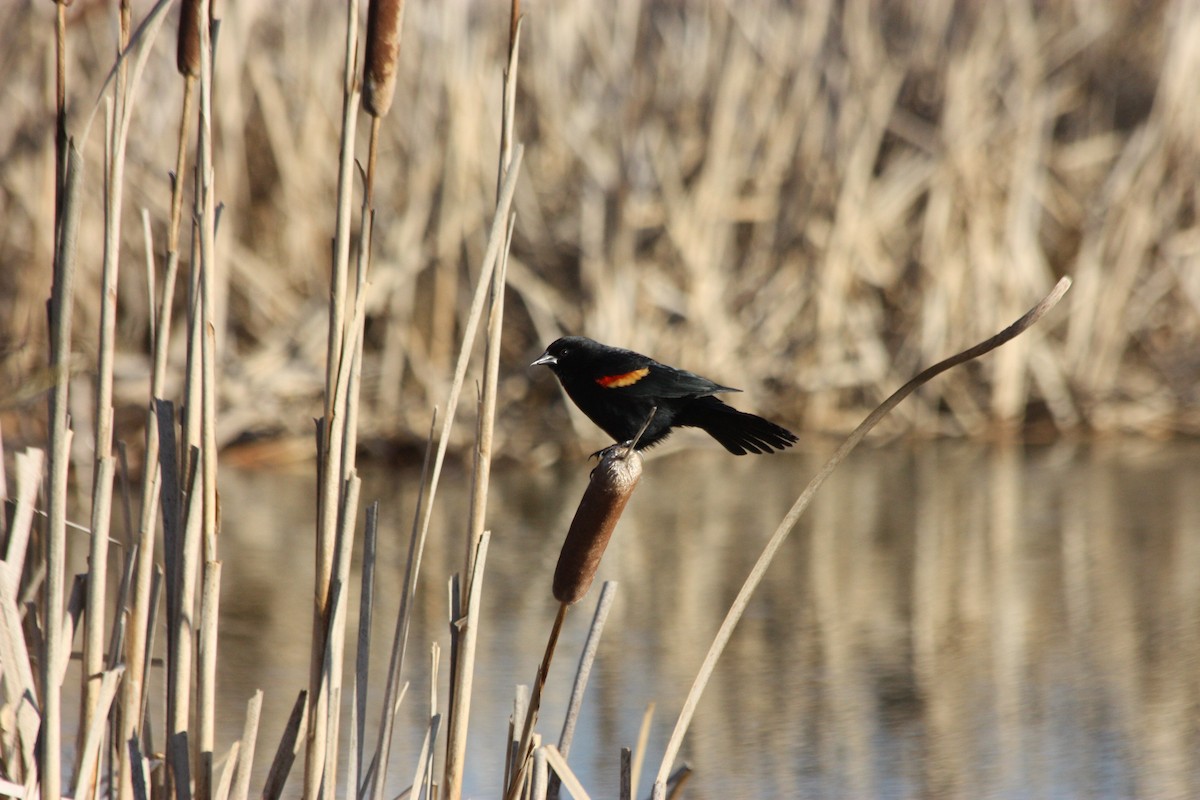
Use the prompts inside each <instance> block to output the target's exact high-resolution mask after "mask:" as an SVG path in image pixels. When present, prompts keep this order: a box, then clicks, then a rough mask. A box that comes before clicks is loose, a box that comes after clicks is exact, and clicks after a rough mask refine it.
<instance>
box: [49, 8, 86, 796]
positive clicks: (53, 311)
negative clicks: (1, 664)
mask: <svg viewBox="0 0 1200 800" xmlns="http://www.w3.org/2000/svg"><path fill="white" fill-rule="evenodd" d="M58 9H59V24H60V26H64V25H65V18H64V16H63V15H64V14H65V6H64V5H63V4H61V3H60V4H59V5H58ZM65 36H66V34H65V29H63V30H60V32H59V47H60V48H65ZM62 57H63V56H62V55H61V54H60V59H61V58H62ZM62 80H64V81H65V77H63V78H62ZM60 91H62V89H61V87H60ZM59 125H60V142H59V144H60V148H61V149H60V160H61V162H62V164H63V173H62V182H61V183H60V184H59V185H58V186H57V187H56V197H57V198H58V199H57V209H58V213H57V214H56V219H55V233H56V239H55V252H54V259H55V260H54V285H53V288H52V293H51V297H50V305H49V313H50V333H51V345H50V365H51V369H52V371H53V373H54V388H53V390H52V391H51V393H50V402H49V417H50V461H49V472H50V497H49V501H48V504H49V528H48V531H47V537H46V542H47V544H46V555H45V561H44V563H45V565H46V584H45V595H44V601H43V602H44V608H45V611H44V615H43V619H44V620H45V626H46V628H45V631H44V632H43V633H44V642H43V648H42V657H41V658H42V661H41V669H42V687H41V688H42V731H41V743H42V760H41V791H42V796H43V797H45V798H46V800H59V797H60V796H61V793H62V774H61V770H62V766H61V765H62V754H61V747H62V686H61V684H60V682H59V675H60V673H61V670H62V669H64V668H65V667H66V658H67V655H68V654H69V648H68V650H67V651H66V652H64V651H63V649H62V642H61V639H60V637H59V635H58V626H59V624H60V623H61V621H62V616H63V580H64V575H63V572H64V569H65V559H66V538H67V528H66V525H67V499H68V486H67V480H68V470H69V468H70V443H71V435H72V434H71V429H70V427H69V426H68V409H67V402H68V382H69V381H68V379H69V373H70V359H71V317H72V313H73V305H74V289H75V248H76V242H77V234H78V227H79V214H80V190H81V188H82V183H83V175H82V171H83V157H82V156H81V155H80V153H79V151H78V150H77V149H76V148H75V145H74V143H73V142H70V141H67V140H66V111H65V108H60V109H59Z"/></svg>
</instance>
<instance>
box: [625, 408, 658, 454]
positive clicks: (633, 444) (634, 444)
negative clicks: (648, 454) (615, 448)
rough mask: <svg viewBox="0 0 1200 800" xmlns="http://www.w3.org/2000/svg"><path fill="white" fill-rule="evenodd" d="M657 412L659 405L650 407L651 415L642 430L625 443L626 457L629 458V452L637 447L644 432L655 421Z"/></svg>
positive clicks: (643, 424)
mask: <svg viewBox="0 0 1200 800" xmlns="http://www.w3.org/2000/svg"><path fill="white" fill-rule="evenodd" d="M657 413H658V406H654V407H652V408H651V409H650V416H648V417H646V421H645V422H643V423H642V428H641V430H639V431H638V432H637V436H634V437H633V439H632V441H629V442H627V443H626V444H625V445H624V446H625V456H624V457H625V458H628V457H629V454H630V453H632V452H633V449H634V448H635V447H637V443H638V442H639V441H640V440H641V438H642V434H644V433H645V432H646V428H649V427H650V423H651V422H653V421H654V415H655V414H657Z"/></svg>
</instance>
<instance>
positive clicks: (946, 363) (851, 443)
mask: <svg viewBox="0 0 1200 800" xmlns="http://www.w3.org/2000/svg"><path fill="white" fill-rule="evenodd" d="M1070 288H1071V279H1070V278H1062V279H1061V280H1060V281H1059V282H1058V283H1057V284H1056V285H1055V286H1054V288H1053V289H1052V290H1051V291H1050V293H1049V294H1047V295H1046V296H1045V297H1043V298H1042V299H1041V300H1040V301H1039V302H1038V303H1037V304H1036V305H1035V306H1034V307H1033V308H1031V309H1030V310H1029V311H1028V312H1026V313H1025V314H1024V315H1023V316H1022V317H1021V318H1020V319H1018V320H1017V321H1016V322H1014V323H1013V324H1011V325H1009V326H1008V327H1007V328H1005V329H1004V330H1002V331H1000V332H999V333H997V334H995V335H994V336H990V337H988V338H987V339H985V340H984V341H982V342H980V343H979V344H977V345H975V346H974V347H970V348H968V349H966V350H963V351H962V352H960V353H957V354H955V355H953V356H950V357H949V358H946V359H944V360H942V361H939V362H938V363H937V364H934V365H933V366H932V367H929V368H928V369H925V370H923V371H922V372H921V373H919V374H918V375H917V376H916V377H915V378H913V379H912V380H910V381H908V382H907V383H905V384H904V385H903V386H901V387H900V388H899V389H897V390H896V391H895V392H893V393H892V394H891V395H889V396H888V398H887V399H886V400H885V401H884V402H883V403H881V404H880V405H879V406H878V407H877V408H876V409H875V410H874V411H872V412H871V413H870V414H869V415H868V416H867V418H866V419H865V420H863V421H862V422H861V423H860V424H859V426H858V427H857V428H855V429H854V431H853V433H851V434H850V436H848V437H847V438H846V440H845V441H844V442H842V444H841V445H840V446H839V447H838V449H837V450H836V451H835V452H834V454H833V455H832V456H831V457H830V459H829V461H827V462H826V463H825V465H824V466H823V467H822V468H821V470H820V472H818V473H817V474H816V475H815V476H814V477H813V479H812V480H811V481H809V483H808V486H806V487H805V489H804V491H803V492H802V493H801V494H800V496H799V497H798V498H797V499H796V502H795V503H794V504H793V505H792V507H791V509H790V510H789V511H788V512H787V514H786V515H784V518H783V520H782V521H781V522H780V523H779V526H778V527H777V528H776V529H775V532H774V533H773V534H772V535H771V538H770V540H769V541H768V542H767V545H766V547H764V548H763V552H762V554H761V555H760V556H759V558H758V561H756V562H755V564H754V567H753V568H752V569H751V571H750V574H749V575H748V576H747V578H746V581H745V583H743V585H742V588H741V589H740V590H739V591H738V595H737V597H736V598H735V599H734V601H733V604H732V605H731V606H730V609H729V612H728V613H727V614H726V616H725V620H724V621H723V622H722V623H721V627H720V629H719V630H718V631H717V634H716V636H715V637H714V639H713V643H712V645H710V647H709V650H708V652H707V653H706V654H705V657H704V662H703V663H702V664H701V666H700V670H699V672H698V673H697V675H696V679H695V681H694V682H693V684H692V688H691V690H690V691H689V692H688V696H687V699H686V700H685V701H684V704H683V708H682V710H681V711H680V713H679V718H678V719H677V720H676V722H675V728H674V730H673V731H672V733H671V738H670V740H669V741H668V742H667V747H666V751H665V752H664V754H663V759H662V761H661V762H660V764H659V769H658V775H657V777H656V778H655V782H654V793H653V794H654V797H655V798H657V799H658V800H661V798H664V797H666V792H667V784H668V778H669V777H670V769H671V767H672V765H673V763H674V761H675V757H676V755H677V754H678V752H679V747H680V745H681V744H682V742H683V737H684V735H685V734H686V733H687V729H688V726H689V725H690V724H691V720H692V716H693V715H694V714H695V712H696V706H697V705H698V704H699V701H700V696H701V695H702V694H703V693H704V688H705V686H706V685H707V684H708V679H709V677H710V676H711V675H712V671H713V669H714V668H715V666H716V662H717V659H718V658H720V656H721V653H722V652H724V649H725V645H726V644H728V642H729V637H730V636H732V635H733V629H734V627H736V625H737V623H738V621H739V620H740V619H741V617H742V614H743V613H744V612H745V610H746V607H747V605H748V604H749V602H750V597H751V596H752V595H753V594H754V590H755V589H756V588H757V587H758V584H759V583H760V582H761V581H762V577H763V575H764V574H765V573H766V570H767V567H769V566H770V564H771V561H772V560H773V559H774V557H775V553H776V552H778V550H779V547H780V546H781V545H782V544H783V542H784V541H785V540H786V539H787V536H788V534H789V533H791V531H792V528H793V527H795V525H796V522H797V520H799V518H800V516H801V515H802V514H803V513H804V511H805V509H806V508H807V507H808V504H809V503H810V502H811V501H812V498H813V496H814V495H815V494H816V492H817V490H818V489H820V488H821V485H822V484H824V482H825V481H826V480H827V479H828V478H829V476H830V475H831V474H833V471H834V470H835V469H837V467H838V466H839V465H840V464H841V462H842V461H843V460H844V459H845V458H846V456H847V455H849V454H850V452H851V451H852V450H853V449H854V448H855V447H857V446H858V444H859V443H860V442H861V441H862V440H863V438H864V437H865V436H866V435H867V433H869V432H870V431H871V429H872V428H874V427H875V425H876V424H878V422H879V421H880V420H881V419H883V417H885V416H886V415H887V414H888V413H889V412H890V411H891V410H892V409H893V408H895V407H896V406H897V405H898V404H899V403H900V402H901V401H903V400H904V398H906V397H908V396H909V395H910V394H912V393H913V392H914V391H916V389H917V388H918V387H920V386H922V385H924V384H925V383H927V382H929V381H930V380H932V379H933V378H935V377H937V376H938V375H940V374H941V373H943V372H945V371H946V370H948V369H951V368H953V367H956V366H958V365H960V364H965V363H966V362H968V361H971V360H973V359H976V358H979V357H980V356H982V355H984V354H986V353H988V352H991V351H992V350H995V349H996V348H997V347H1000V346H1002V345H1004V344H1006V343H1007V342H1009V341H1011V340H1013V339H1014V338H1016V337H1017V336H1020V335H1021V334H1022V333H1024V332H1025V331H1026V330H1028V329H1029V328H1030V327H1031V326H1032V325H1034V324H1036V323H1037V322H1038V320H1040V319H1041V318H1042V317H1043V316H1045V315H1046V313H1048V312H1049V311H1050V310H1051V309H1052V308H1054V306H1056V305H1057V304H1058V301H1059V300H1061V299H1062V297H1063V295H1064V294H1066V292H1067V290H1068V289H1070Z"/></svg>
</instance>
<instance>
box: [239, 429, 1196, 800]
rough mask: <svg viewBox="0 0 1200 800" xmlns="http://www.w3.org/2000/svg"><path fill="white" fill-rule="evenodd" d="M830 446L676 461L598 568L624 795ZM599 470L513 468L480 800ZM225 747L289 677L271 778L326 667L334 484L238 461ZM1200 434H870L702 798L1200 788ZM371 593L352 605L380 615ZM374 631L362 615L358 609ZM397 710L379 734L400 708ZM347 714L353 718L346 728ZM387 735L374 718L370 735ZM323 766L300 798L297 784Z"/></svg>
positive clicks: (484, 659)
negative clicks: (316, 511)
mask: <svg viewBox="0 0 1200 800" xmlns="http://www.w3.org/2000/svg"><path fill="white" fill-rule="evenodd" d="M830 450H832V445H824V444H815V445H810V446H809V447H808V448H807V449H806V450H803V451H801V452H797V453H789V454H786V455H777V456H772V457H760V458H738V459H735V458H732V457H730V456H728V455H726V454H724V453H723V452H720V451H710V450H704V451H695V450H693V451H688V452H680V453H675V454H672V455H667V456H664V457H660V458H656V459H653V460H651V461H650V462H648V463H647V466H646V473H645V476H644V478H643V480H642V485H641V486H640V487H639V489H638V491H637V494H636V495H635V496H634V498H633V500H632V501H631V503H630V506H629V508H628V510H627V511H626V515H625V518H624V519H623V520H622V522H621V524H620V526H619V527H618V529H617V533H616V535H615V536H614V539H613V542H612V544H611V545H610V548H609V551H608V553H607V555H606V557H605V561H604V564H603V566H602V568H601V573H600V579H599V580H613V581H617V582H618V588H617V595H616V602H615V604H614V607H613V610H612V614H611V616H610V618H609V621H608V626H607V628H606V631H605V634H604V639H603V642H602V644H601V648H600V653H599V657H598V660H597V663H596V666H595V668H594V670H593V673H592V679H591V685H590V688H589V690H588V696H587V700H586V701H585V704H584V709H583V714H582V717H581V719H580V722H579V727H578V730H577V732H576V737H575V742H574V745H573V748H572V750H571V757H570V761H571V763H572V765H573V767H574V769H575V770H576V771H577V773H578V774H579V775H580V776H581V777H582V779H583V781H584V783H585V785H586V786H587V787H588V789H589V791H590V792H591V793H592V796H593V797H615V796H616V795H617V774H618V767H619V753H620V748H621V747H622V746H631V747H632V746H633V745H634V744H635V743H636V740H637V734H638V729H639V726H640V725H641V721H642V717H643V714H644V712H645V710H646V708H647V706H648V705H649V704H651V703H653V704H655V709H656V710H655V713H654V717H653V723H652V727H651V735H650V740H649V746H648V752H647V756H646V767H645V768H644V770H643V774H642V781H641V788H640V792H639V794H640V795H642V796H644V795H646V794H647V793H648V791H649V781H650V780H651V779H652V777H653V774H654V772H655V771H656V770H657V767H658V762H659V760H660V758H661V755H662V750H663V748H664V747H665V744H666V740H667V738H668V736H669V734H670V730H671V728H672V726H673V724H674V720H675V717H676V715H677V714H678V712H679V709H680V707H681V705H682V703H683V699H684V697H685V695H686V693H687V690H688V687H689V686H690V684H691V681H692V679H693V677H694V676H695V673H696V670H697V669H698V667H699V665H700V661H701V659H702V658H703V656H704V652H705V650H706V649H707V647H708V644H709V642H710V641H711V639H712V636H713V634H714V633H715V631H716V629H717V626H718V625H719V624H720V622H721V619H722V618H723V616H724V614H725V611H726V610H727V609H728V606H729V604H730V601H731V600H732V598H733V596H734V595H735V593H736V592H737V589H738V587H739V586H740V585H741V583H742V581H743V580H744V578H745V576H746V574H747V573H748V572H749V570H750V568H751V566H752V564H753V562H754V560H755V559H756V558H757V556H758V554H759V553H760V551H761V549H762V546H763V545H764V543H765V542H766V540H767V538H768V537H769V535H770V534H771V532H772V531H773V530H774V528H775V526H776V525H777V524H778V522H779V520H780V519H781V518H782V516H783V515H784V513H785V512H786V510H787V509H788V507H789V506H790V505H791V503H792V502H793V500H794V498H795V496H796V495H797V494H798V493H799V491H800V490H801V489H802V488H803V485H804V483H805V482H807V480H808V478H809V476H810V475H811V474H813V472H814V471H815V470H816V469H817V468H818V467H819V466H820V463H821V460H822V459H823V458H824V457H825V456H826V455H827V454H828V452H829V451H830ZM586 470H587V466H586V465H585V464H583V463H579V464H570V465H565V466H563V467H559V468H553V469H540V470H531V469H518V468H505V469H498V470H497V471H496V472H495V473H494V474H493V486H494V490H493V493H492V497H491V506H490V513H489V522H488V525H489V527H490V528H491V529H492V530H493V539H492V543H491V549H490V556H489V558H488V561H487V566H486V577H485V589H484V606H485V611H484V617H483V622H482V632H481V634H480V639H479V652H478V665H477V671H476V680H475V692H474V703H473V711H472V722H471V729H470V730H471V735H470V752H469V759H470V760H469V762H468V772H467V780H466V788H467V792H468V794H469V795H470V796H474V797H495V796H497V794H498V788H497V787H498V785H499V783H500V780H501V775H502V769H503V768H502V754H503V748H504V740H505V737H506V733H507V724H508V716H509V713H510V710H511V708H512V698H513V691H514V687H515V685H516V684H518V683H526V684H527V683H530V682H531V681H532V679H533V677H534V673H535V670H536V668H537V664H538V661H539V659H540V657H541V653H542V650H543V647H544V645H545V640H546V636H547V633H548V631H549V627H550V623H551V621H552V619H553V617H554V612H555V608H556V604H555V602H554V601H553V599H552V597H551V594H550V582H551V576H552V574H553V569H554V564H555V560H556V558H557V555H558V548H559V545H560V543H561V539H562V536H563V534H564V533H565V531H566V528H567V525H568V523H569V521H570V517H571V515H572V513H573V511H574V506H575V503H576V502H577V500H578V497H579V495H580V493H581V492H582V489H583V487H584V484H585V481H586ZM416 479H417V478H416V474H415V473H407V472H383V471H373V472H370V473H369V474H368V476H367V482H366V485H365V486H364V489H363V498H364V500H366V501H371V500H375V499H378V500H379V501H380V503H381V509H382V512H381V514H382V527H381V542H380V561H379V573H378V584H377V597H378V602H377V608H376V617H375V625H374V637H375V639H374V645H373V653H372V673H371V681H370V683H371V687H372V691H373V692H374V693H375V694H374V697H375V698H378V697H379V696H380V695H381V693H382V685H383V678H384V673H385V670H386V659H387V650H388V648H389V647H390V638H391V634H392V628H393V625H394V618H395V612H396V607H397V605H398V597H399V594H400V591H401V586H402V580H403V564H404V558H405V554H406V547H407V541H408V535H409V530H410V527H411V518H412V513H413V505H414V502H415V492H416ZM222 480H223V484H222V510H223V515H224V529H223V535H222V540H221V555H222V559H223V561H224V564H225V567H224V577H223V580H224V586H223V599H222V613H223V619H222V622H221V634H222V639H221V645H220V647H221V650H220V664H221V667H220V675H219V679H220V681H221V688H220V696H221V698H222V700H223V703H224V705H223V707H222V709H221V729H220V737H221V739H220V740H221V741H222V742H224V743H225V744H224V746H227V743H228V742H229V741H232V739H234V738H236V737H237V736H238V735H239V734H240V730H241V724H242V723H241V715H242V713H243V704H244V702H245V699H247V698H248V697H249V696H250V694H251V693H252V692H253V691H254V689H256V688H262V689H264V690H265V692H266V698H265V704H264V714H263V721H262V726H261V729H260V740H259V745H258V756H257V758H256V762H257V763H258V769H257V773H256V774H257V775H258V776H259V777H258V778H257V779H256V784H259V785H261V777H262V776H265V771H266V767H267V765H268V763H269V759H270V755H271V754H272V753H273V751H274V747H275V743H276V742H277V741H278V738H279V735H280V732H281V730H282V728H283V724H284V721H285V719H286V716H287V714H288V712H289V711H290V708H291V704H292V703H293V701H294V700H295V697H296V693H297V692H298V691H300V690H301V689H303V688H305V686H306V685H307V670H308V637H309V628H310V625H311V621H310V613H311V612H310V604H311V592H312V589H311V587H312V560H313V557H312V517H313V510H312V503H313V484H312V478H311V477H309V476H306V475H300V476H294V475H279V474H272V473H265V472H249V471H238V470H233V469H228V468H225V469H224V470H223V478H222ZM465 483H466V480H465V478H464V477H463V476H462V475H457V474H452V473H451V474H447V475H446V476H445V478H444V483H443V488H442V495H441V499H440V501H439V504H438V509H437V511H436V513H435V517H434V520H433V527H432V530H431V533H430V539H429V543H428V545H427V550H426V555H425V563H424V568H423V571H422V577H421V587H420V594H419V598H418V602H417V606H416V613H417V620H416V622H415V627H414V629H413V632H412V639H411V645H410V648H409V654H410V656H409V662H408V668H407V670H406V677H407V679H408V680H409V681H410V688H409V694H408V699H407V700H406V702H405V706H404V709H403V710H402V713H401V716H400V720H399V723H398V727H397V735H396V747H395V751H394V755H393V762H392V763H393V767H392V770H391V773H390V775H389V787H390V788H391V789H393V790H394V791H395V792H399V791H400V790H402V789H403V788H404V787H405V786H407V785H408V784H409V782H410V781H411V775H412V771H413V769H414V766H415V760H416V755H417V752H418V750H419V748H420V745H421V740H422V737H423V736H424V731H425V726H426V722H427V719H428V714H429V706H430V671H429V664H430V645H431V643H433V642H437V643H439V644H440V646H441V648H442V654H443V658H442V666H443V670H442V672H443V674H442V675H441V676H440V678H439V686H438V688H437V702H438V703H439V704H440V707H441V710H443V711H444V704H445V698H446V697H447V689H446V677H445V668H446V656H447V654H448V647H449V644H448V643H449V637H448V634H447V623H446V613H447V612H446V595H447V589H446V585H447V584H446V581H447V579H448V577H449V575H450V574H451V573H452V572H454V571H457V570H460V569H461V565H462V561H463V556H464V551H465V544H464V527H465V521H464V519H465V509H466V500H465V497H466V494H465ZM1197 486H1200V445H1197V444H1172V445H1161V444H1143V443H1108V444H1096V445H1088V446H1084V445H1078V444H1059V445H1054V446H1049V447H1020V446H980V445H968V444H962V443H944V444H931V445H924V446H920V447H915V448H914V447H901V446H890V447H887V448H883V449H874V450H872V449H863V450H861V451H860V452H859V453H858V454H857V455H856V456H855V457H854V458H853V459H852V460H851V461H850V462H849V463H847V464H846V465H845V467H844V468H843V469H842V470H841V471H840V472H839V473H838V474H837V476H836V477H835V478H833V479H832V480H831V481H830V483H829V484H827V486H826V488H825V489H824V490H823V492H822V493H821V495H820V497H819V499H818V501H817V503H816V504H815V505H814V507H813V508H812V509H810V512H809V513H808V514H807V515H806V517H805V518H804V519H803V520H802V522H801V524H800V526H799V527H798V528H797V529H796V531H795V532H794V533H793V534H792V536H791V538H790V539H789V541H788V542H787V543H786V544H785V545H784V547H783V548H782V549H781V551H780V552H779V554H778V557H777V559H776V561H775V563H774V564H773V565H772V567H771V569H770V571H769V572H768V574H767V577H766V579H765V580H764V582H763V584H762V586H761V587H760V588H759V591H758V593H757V595H756V596H755V599H754V600H753V601H752V603H751V606H750V608H749V611H748V614H747V617H746V618H745V619H744V620H743V622H742V624H741V625H740V627H739V628H738V630H737V632H736V633H735V634H734V637H733V639H732V641H731V642H730V645H729V648H728V650H727V651H726V653H725V655H724V657H723V658H722V660H721V662H720V663H719V665H718V668H717V672H716V675H715V677H714V679H713V682H712V683H711V684H710V686H709V689H708V692H707V694H706V695H705V697H704V699H703V701H702V702H701V705H700V708H699V711H698V713H697V714H696V717H695V720H694V722H693V725H692V729H691V732H690V734H689V736H688V738H687V740H686V742H685V746H684V750H683V754H682V757H683V758H684V759H686V760H687V761H688V763H689V764H691V766H692V767H693V768H694V769H695V774H694V775H693V777H692V778H691V780H690V781H689V784H688V786H687V796H689V797H693V798H723V797H797V798H799V797H804V798H858V797H862V798H925V797H931V798H957V797H962V798H1024V797H1054V798H1060V797H1061V798H1074V797H1094V798H1128V797H1142V798H1189V797H1196V796H1200V771H1198V769H1197V759H1196V758H1195V755H1194V754H1195V753H1196V752H1197V745H1198V744H1200V741H1198V733H1200V717H1198V716H1197V703H1198V701H1200V620H1198V619H1197V616H1198V613H1200V612H1198V609H1200V496H1198V493H1197V492H1196V487H1197ZM598 593H599V581H598V582H597V585H596V587H594V588H593V590H592V592H591V594H590V595H589V596H588V597H587V598H586V599H585V600H584V601H583V602H582V603H580V604H579V606H577V607H575V608H574V609H572V612H571V614H569V615H568V617H567V622H566V627H565V630H564V632H563V636H562V640H561V642H560V644H559V649H558V657H557V659H556V662H555V664H554V666H553V669H552V673H551V679H550V683H549V685H548V687H547V697H546V702H545V706H544V708H543V713H542V716H541V722H540V725H539V730H540V731H541V732H542V734H543V735H544V736H545V737H546V738H547V739H548V740H551V741H554V740H557V738H558V734H559V729H560V726H561V724H562V715H563V711H564V708H565V705H566V702H567V697H568V694H569V691H570V682H571V679H572V677H573V673H574V670H575V665H576V662H577V659H578V653H579V651H580V649H581V647H582V642H583V639H584V637H585V635H586V629H587V626H588V624H589V622H590V618H591V614H592V609H593V607H594V604H595V601H596V599H597V596H598ZM357 602H358V598H357V590H356V591H355V592H354V597H353V599H352V607H354V608H357ZM354 624H355V623H354V621H353V620H352V621H351V625H354ZM377 715H378V709H377V706H376V707H375V708H374V710H373V711H372V717H371V719H370V720H369V728H368V730H373V729H374V728H375V727H376V726H377V725H378V716H377ZM344 725H345V723H344ZM368 738H369V739H370V740H372V741H373V740H374V735H373V734H371V733H368ZM299 783H300V781H299V774H298V769H297V771H295V772H294V773H293V776H292V780H291V782H290V783H289V789H290V790H295V791H296V792H298V787H299Z"/></svg>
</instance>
